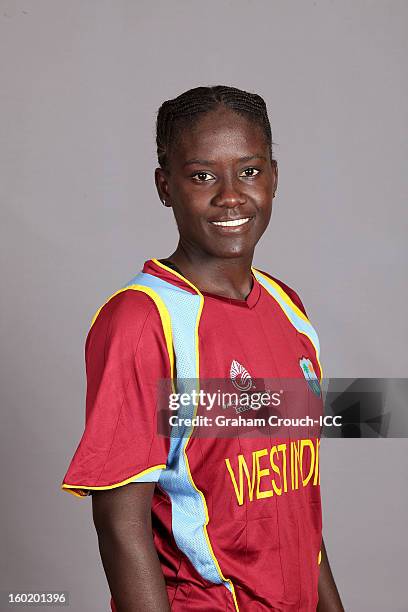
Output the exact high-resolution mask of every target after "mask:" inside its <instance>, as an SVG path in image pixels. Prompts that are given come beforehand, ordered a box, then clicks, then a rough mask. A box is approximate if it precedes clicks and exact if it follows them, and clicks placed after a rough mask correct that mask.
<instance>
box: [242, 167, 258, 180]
mask: <svg viewBox="0 0 408 612" xmlns="http://www.w3.org/2000/svg"><path fill="white" fill-rule="evenodd" d="M257 174H259V170H258V169H257V168H252V166H251V167H250V168H245V170H243V171H242V172H241V174H240V175H239V176H243V177H244V178H252V177H253V176H256V175H257Z"/></svg>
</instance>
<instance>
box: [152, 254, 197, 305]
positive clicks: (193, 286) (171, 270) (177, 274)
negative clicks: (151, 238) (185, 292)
mask: <svg viewBox="0 0 408 612" xmlns="http://www.w3.org/2000/svg"><path fill="white" fill-rule="evenodd" d="M152 261H154V263H155V264H156V265H158V266H160V268H163V270H166V271H167V272H171V273H172V274H174V276H177V278H179V279H180V280H182V281H184V282H185V283H187V285H190V287H191V288H192V289H194V291H197V293H198V295H201V297H202V293H201V292H200V290H199V289H197V287H196V286H195V285H193V283H192V282H191V281H189V280H188V279H187V278H186V277H185V276H183V275H182V274H179V273H178V272H176V271H175V270H173V268H169V266H166V264H163V263H162V262H161V261H159V260H158V259H155V258H152Z"/></svg>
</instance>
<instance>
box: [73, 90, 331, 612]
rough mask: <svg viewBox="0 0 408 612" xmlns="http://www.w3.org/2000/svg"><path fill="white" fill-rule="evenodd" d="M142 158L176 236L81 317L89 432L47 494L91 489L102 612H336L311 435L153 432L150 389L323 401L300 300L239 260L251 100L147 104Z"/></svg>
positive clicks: (251, 206) (204, 93)
mask: <svg viewBox="0 0 408 612" xmlns="http://www.w3.org/2000/svg"><path fill="white" fill-rule="evenodd" d="M157 152H158V161H159V168H157V169H156V174H155V179H156V186H157V190H158V193H159V197H160V199H161V201H162V203H163V204H164V205H165V206H167V207H169V208H172V210H173V213H174V216H175V220H176V223H177V227H178V230H179V234H180V237H179V242H178V245H177V248H176V249H175V251H174V252H173V253H172V254H171V255H169V256H168V257H167V258H166V259H161V260H159V259H150V260H148V261H146V262H145V264H144V267H143V271H142V272H140V273H139V274H138V275H137V276H136V277H135V278H134V279H133V280H132V281H131V282H130V283H129V284H128V285H126V286H125V287H123V288H122V289H120V290H119V291H117V292H116V293H114V294H113V295H112V296H111V297H110V298H109V300H108V301H107V302H106V303H105V304H104V305H103V307H102V308H100V309H99V311H98V312H97V314H96V315H95V317H94V320H93V322H92V326H91V329H90V331H89V334H88V337H87V341H86V367H87V404H86V427H85V431H84V433H83V436H82V439H81V441H80V444H79V446H78V448H77V450H76V453H75V455H74V457H73V459H72V461H71V464H70V466H69V469H68V471H67V474H66V476H65V478H64V480H63V483H62V488H63V489H65V490H67V491H70V492H72V493H74V494H75V495H77V496H81V497H82V496H87V495H90V494H91V493H92V504H93V519H94V524H95V527H96V530H97V534H98V539H99V548H100V554H101V558H102V562H103V566H104V569H105V572H106V576H107V580H108V583H109V586H110V590H111V594H112V599H111V607H112V610H117V612H136V611H143V612H147V611H152V612H153V611H154V612H164V611H167V610H175V611H184V610H192V611H193V610H197V611H198V610H200V611H220V612H221V611H226V610H230V611H233V610H237V611H238V610H240V611H243V612H244V611H248V612H251V611H255V610H256V611H261V610H265V611H266V610H276V611H278V610H279V611H282V612H292V611H293V612H294V611H295V610H296V611H304V612H312V610H313V611H315V610H316V609H317V610H319V612H339V611H342V610H343V607H342V604H341V602H340V598H339V595H338V592H337V589H336V586H335V583H334V580H333V577H332V574H331V571H330V567H329V563H328V560H327V555H326V551H325V547H324V543H323V540H322V533H321V505H320V477H319V461H318V456H319V455H318V452H319V440H318V437H312V438H310V439H301V440H297V441H295V442H293V441H291V440H287V441H286V442H283V441H282V440H280V441H279V440H274V439H273V438H272V437H271V434H270V430H268V429H267V428H265V429H264V430H262V428H261V429H260V430H258V431H257V434H256V435H252V436H251V435H245V434H243V435H242V431H240V432H238V433H237V435H230V436H217V435H214V436H195V435H194V427H188V426H187V427H185V428H184V429H183V427H181V430H180V429H178V430H177V435H172V436H170V437H168V436H165V435H163V432H160V426H159V423H158V409H157V406H158V393H159V391H158V384H157V383H158V381H160V380H163V379H165V380H173V381H174V383H175V387H174V389H175V390H177V388H178V385H181V381H182V380H195V381H199V380H201V379H206V380H207V379H209V380H213V379H226V380H230V381H232V382H233V383H234V385H235V387H236V389H238V390H241V391H243V390H248V389H250V388H251V386H254V385H253V381H254V380H266V379H280V380H283V379H300V380H303V383H302V385H303V384H304V389H305V390H306V391H305V392H306V393H308V394H309V395H308V396H307V398H306V402H307V405H309V402H312V399H310V400H309V397H310V398H312V396H313V395H314V396H315V397H314V400H316V398H317V400H318V401H321V393H320V386H319V382H321V376H322V371H321V367H320V362H319V343H318V339H317V335H316V332H315V330H314V329H313V327H312V325H311V324H310V322H309V320H308V318H307V315H306V313H305V310H304V307H303V305H302V302H301V300H300V299H299V297H298V295H297V294H296V293H295V291H294V290H293V289H291V288H290V287H288V286H287V285H285V284H284V283H283V282H282V281H280V280H278V279H276V278H274V277H272V276H270V275H269V274H267V273H265V272H261V271H260V270H257V269H256V268H254V267H252V262H253V256H254V249H255V246H256V244H257V243H258V241H259V239H260V238H261V236H262V234H263V233H264V232H265V230H266V228H267V226H268V223H269V220H270V217H271V212H272V201H273V198H274V196H275V192H276V188H277V179H278V169H277V163H276V161H275V160H274V159H273V157H272V137H271V128H270V124H269V120H268V116H267V110H266V106H265V103H264V101H263V99H262V98H261V97H260V96H259V95H256V94H251V93H247V92H245V91H241V90H239V89H236V88H233V87H226V86H217V87H198V88H195V89H192V90H189V91H186V92H185V93H183V94H181V95H180V96H178V97H177V98H175V99H173V100H169V101H166V102H164V103H163V104H162V106H161V108H160V109H159V113H158V117H157ZM319 398H320V399H319ZM189 410H190V407H189V406H187V409H186V412H187V414H189V416H190V417H194V415H195V414H196V411H195V408H194V407H192V409H191V411H190V412H189ZM305 410H306V408H305ZM190 425H191V423H190ZM172 431H173V430H172ZM173 433H174V432H173ZM305 474H307V476H305Z"/></svg>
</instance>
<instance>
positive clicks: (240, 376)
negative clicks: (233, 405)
mask: <svg viewBox="0 0 408 612" xmlns="http://www.w3.org/2000/svg"><path fill="white" fill-rule="evenodd" d="M230 378H231V382H232V384H233V385H234V387H235V388H236V389H238V391H249V389H250V388H251V387H252V378H251V375H250V374H249V372H248V370H246V369H245V368H244V366H243V365H241V364H240V363H239V362H238V361H236V360H235V359H234V360H233V361H232V363H231V368H230Z"/></svg>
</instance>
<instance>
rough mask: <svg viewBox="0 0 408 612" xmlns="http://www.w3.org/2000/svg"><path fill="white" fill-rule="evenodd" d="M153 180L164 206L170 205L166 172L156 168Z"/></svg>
mask: <svg viewBox="0 0 408 612" xmlns="http://www.w3.org/2000/svg"><path fill="white" fill-rule="evenodd" d="M154 182H155V183H156V189H157V193H158V194H159V198H160V200H161V201H162V203H163V204H164V206H169V207H170V206H171V202H170V195H169V182H168V173H167V171H166V170H164V169H163V168H156V170H155V171H154Z"/></svg>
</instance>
